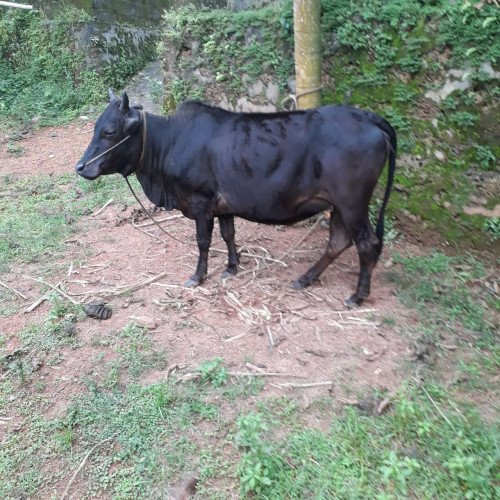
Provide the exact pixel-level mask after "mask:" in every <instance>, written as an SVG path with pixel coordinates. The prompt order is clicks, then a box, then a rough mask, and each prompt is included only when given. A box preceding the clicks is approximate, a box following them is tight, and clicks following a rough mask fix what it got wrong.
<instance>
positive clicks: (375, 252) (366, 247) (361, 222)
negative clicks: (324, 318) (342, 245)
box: [346, 214, 382, 307]
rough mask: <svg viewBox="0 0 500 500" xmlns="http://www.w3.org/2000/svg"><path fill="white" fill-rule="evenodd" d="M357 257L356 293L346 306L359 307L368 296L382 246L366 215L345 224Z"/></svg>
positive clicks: (347, 301)
mask: <svg viewBox="0 0 500 500" xmlns="http://www.w3.org/2000/svg"><path fill="white" fill-rule="evenodd" d="M347 226H348V228H349V230H350V232H351V234H352V238H353V240H354V243H355V244H356V248H357V250H358V255H359V266H360V268H359V278H358V286H357V289H356V293H354V294H353V295H352V296H351V297H349V298H348V299H347V300H346V306H348V307H354V306H359V305H360V304H361V303H362V302H363V300H365V299H366V297H368V295H369V294H370V282H371V276H372V271H373V268H374V267H375V265H376V264H377V261H378V257H379V255H380V251H381V248H382V246H381V245H380V242H379V240H378V238H377V236H376V235H375V233H374V232H373V229H372V226H371V224H370V221H369V220H368V214H366V215H365V216H363V217H362V218H360V219H358V221H357V222H355V223H349V222H347Z"/></svg>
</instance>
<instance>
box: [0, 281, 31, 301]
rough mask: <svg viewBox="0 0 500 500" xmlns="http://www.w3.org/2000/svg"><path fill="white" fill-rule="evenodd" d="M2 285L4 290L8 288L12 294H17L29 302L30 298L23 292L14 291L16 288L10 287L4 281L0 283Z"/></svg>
mask: <svg viewBox="0 0 500 500" xmlns="http://www.w3.org/2000/svg"><path fill="white" fill-rule="evenodd" d="M0 285H2V286H3V287H4V288H7V290H10V291H11V292H12V293H14V294H16V295H17V296H19V297H21V298H22V299H24V300H28V297H26V295H23V294H22V293H21V292H18V291H17V290H14V288H12V287H10V286H9V285H7V284H6V283H4V282H3V281H0Z"/></svg>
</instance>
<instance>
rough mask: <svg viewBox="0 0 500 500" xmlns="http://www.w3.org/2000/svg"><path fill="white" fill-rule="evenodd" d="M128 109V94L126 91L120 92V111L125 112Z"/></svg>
mask: <svg viewBox="0 0 500 500" xmlns="http://www.w3.org/2000/svg"><path fill="white" fill-rule="evenodd" d="M129 109H130V106H129V102H128V95H127V93H126V92H124V93H123V94H122V103H121V104H120V111H121V112H122V113H126V112H127V111H128V110H129Z"/></svg>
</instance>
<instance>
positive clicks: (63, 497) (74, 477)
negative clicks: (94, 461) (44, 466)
mask: <svg viewBox="0 0 500 500" xmlns="http://www.w3.org/2000/svg"><path fill="white" fill-rule="evenodd" d="M113 439H114V437H111V438H108V439H103V440H102V441H100V442H99V443H97V444H95V445H94V446H93V447H92V448H91V449H90V450H89V451H88V453H87V454H86V455H85V457H84V458H83V460H82V462H81V463H80V465H79V466H78V469H76V471H75V473H74V474H73V477H72V478H71V479H70V481H69V483H68V486H66V489H65V490H64V492H63V494H62V496H61V500H64V499H65V498H66V495H67V494H68V491H69V489H70V487H71V485H72V484H73V481H74V480H75V479H76V476H77V475H78V473H79V472H80V471H81V470H82V468H83V466H84V465H85V462H86V461H87V460H88V458H89V457H90V455H91V454H92V453H93V452H94V451H95V450H96V449H97V448H99V446H101V445H103V444H104V443H107V442H108V441H112V440H113Z"/></svg>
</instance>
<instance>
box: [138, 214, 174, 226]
mask: <svg viewBox="0 0 500 500" xmlns="http://www.w3.org/2000/svg"><path fill="white" fill-rule="evenodd" d="M182 217H184V215H182V214H179V215H171V216H170V217H164V218H163V219H158V220H156V219H155V220H156V222H157V223H158V224H161V223H162V222H167V221H171V220H175V219H181V218H182ZM154 225H156V224H155V223H154V222H143V223H142V224H135V225H134V227H149V226H154Z"/></svg>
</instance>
